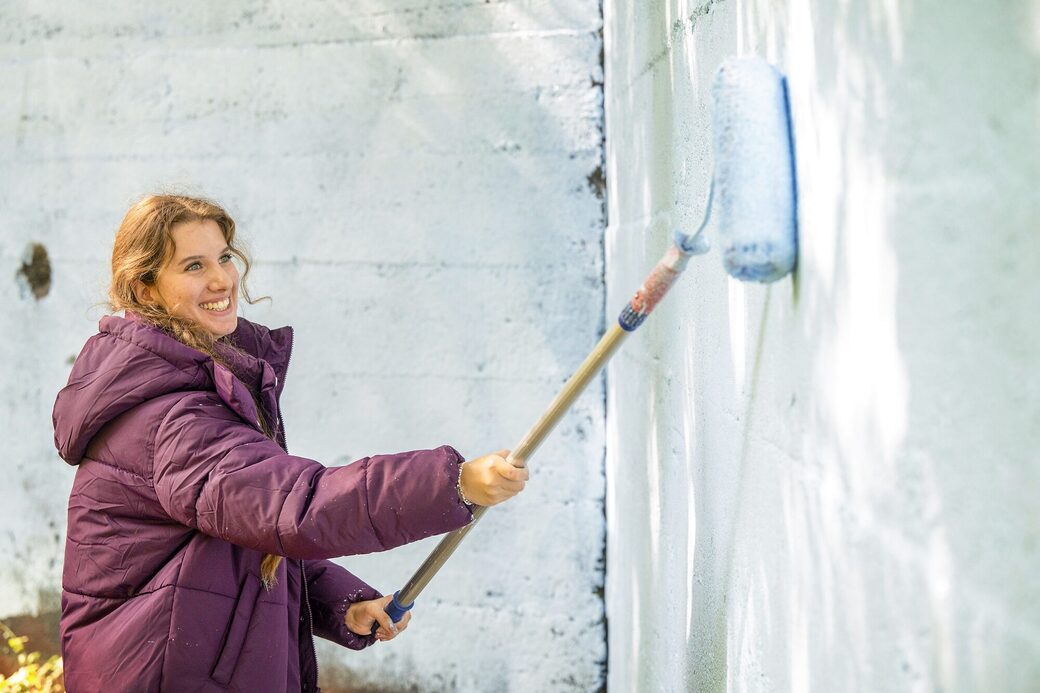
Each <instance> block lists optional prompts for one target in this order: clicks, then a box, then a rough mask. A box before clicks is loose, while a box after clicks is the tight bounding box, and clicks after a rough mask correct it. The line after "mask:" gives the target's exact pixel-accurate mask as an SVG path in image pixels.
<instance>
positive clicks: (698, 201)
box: [604, 0, 1040, 692]
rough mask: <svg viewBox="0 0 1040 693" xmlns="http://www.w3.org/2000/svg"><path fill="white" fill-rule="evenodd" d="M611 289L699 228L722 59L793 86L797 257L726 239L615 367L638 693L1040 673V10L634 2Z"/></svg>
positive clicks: (620, 15) (618, 659)
mask: <svg viewBox="0 0 1040 693" xmlns="http://www.w3.org/2000/svg"><path fill="white" fill-rule="evenodd" d="M604 18H605V45H606V55H607V62H606V79H607V81H606V117H607V142H608V148H607V151H608V182H609V192H608V199H609V215H608V219H609V229H608V239H607V265H608V273H607V276H608V280H607V281H608V302H607V305H608V307H609V310H610V311H611V312H612V311H614V310H616V309H619V308H620V307H621V306H622V305H623V304H624V302H625V301H626V300H627V299H628V297H629V295H630V292H631V291H633V290H634V289H635V287H636V286H638V284H639V282H640V281H641V280H642V277H643V276H644V274H645V273H646V272H647V271H648V269H649V268H650V267H651V266H652V265H653V263H654V262H655V261H656V260H657V258H658V257H659V256H660V254H661V253H662V251H663V250H664V248H665V246H666V244H667V242H668V238H667V235H666V233H665V232H664V231H663V229H660V228H653V227H651V228H650V229H649V230H647V229H648V222H649V220H650V219H651V218H652V217H653V216H654V215H655V214H658V213H664V214H668V215H670V216H671V217H672V220H673V221H674V222H675V223H677V224H679V225H682V226H685V227H686V228H687V229H692V228H693V227H695V226H696V223H697V222H698V221H699V219H700V216H701V213H702V200H703V196H704V190H705V186H706V183H707V181H708V180H709V175H710V173H709V171H710V166H711V151H710V146H709V145H710V135H709V129H708V127H709V113H710V110H709V99H710V80H711V75H712V74H713V71H714V69H715V67H716V66H717V65H718V63H719V61H720V60H721V59H722V58H723V57H725V56H728V55H731V54H756V55H760V56H763V57H766V58H767V59H769V60H771V61H773V62H774V63H776V64H777V65H779V66H780V67H781V68H782V69H783V70H784V71H785V72H787V73H788V75H789V80H790V89H791V99H792V109H793V114H794V125H795V130H796V139H797V158H798V163H797V167H798V175H799V179H800V185H801V195H800V200H799V202H800V219H799V223H800V232H801V248H800V255H799V268H798V271H797V274H796V276H795V277H794V278H793V279H791V278H789V279H786V280H784V281H782V282H780V283H778V284H775V285H772V286H768V287H763V286H758V285H744V284H740V283H738V282H736V281H734V280H731V279H729V278H727V277H726V276H725V275H724V274H723V272H722V269H721V262H720V259H719V256H718V255H717V254H710V255H707V256H705V257H703V258H701V259H698V260H696V261H694V262H693V263H692V264H691V267H690V269H689V270H687V275H688V276H686V277H685V278H684V279H683V281H682V283H681V284H680V285H678V286H677V287H676V288H675V289H673V294H674V295H672V296H669V298H668V299H667V300H666V301H665V303H664V304H663V305H662V306H661V307H660V308H659V309H658V312H657V313H655V314H654V315H653V316H652V317H651V319H650V320H649V321H648V322H647V323H646V325H645V326H644V327H643V328H642V331H641V332H640V333H638V334H637V335H636V336H635V337H634V338H633V339H632V340H631V342H630V343H629V344H628V345H627V346H626V347H625V349H624V350H623V352H622V353H621V354H620V356H619V357H618V358H617V359H616V360H615V362H614V364H613V365H612V368H611V370H610V372H609V380H608V383H609V385H608V390H609V393H608V411H609V414H608V496H607V497H608V501H607V508H608V528H609V530H608V567H607V616H608V622H609V642H610V660H609V671H610V673H609V686H610V689H611V690H617V691H635V690H645V691H657V690H681V689H686V690H694V691H722V690H735V691H809V690H813V691H870V692H884V691H936V690H943V691H1001V692H1003V691H1030V690H1036V685H1037V682H1038V681H1040V578H1038V572H1040V570H1038V569H1040V553H1038V552H1040V510H1038V508H1040V504H1038V503H1037V493H1038V490H1040V464H1038V462H1040V459H1038V456H1037V450H1038V449H1040V321H1038V320H1037V318H1036V316H1037V315H1038V314H1040V282H1038V280H1037V274H1036V268H1037V267H1038V266H1040V236H1038V235H1037V219H1038V218H1040V196H1038V193H1037V186H1036V182H1037V180H1038V179H1040V156H1038V153H1040V128H1038V127H1037V123H1038V122H1040V87H1038V84H1040V82H1038V75H1040V6H1038V5H1037V4H1036V3H1035V2H1033V3H1030V2H1027V1H1025V0H1020V1H1018V2H1001V3H985V4H975V3H947V2H939V1H938V0H911V1H907V2H895V1H894V0H892V1H888V0H885V1H878V2H837V1H834V0H827V1H821V2H809V1H808V0H787V1H786V2H765V1H764V0H757V1H756V0H744V1H737V0H729V1H724V2H723V1H720V2H690V1H687V0H667V1H661V2H648V3H640V2H632V1H622V0H608V2H607V3H606V4H605V8H604Z"/></svg>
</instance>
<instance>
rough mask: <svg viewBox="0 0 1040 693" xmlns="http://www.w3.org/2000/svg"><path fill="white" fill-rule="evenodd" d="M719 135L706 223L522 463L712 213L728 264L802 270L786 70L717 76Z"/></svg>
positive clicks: (748, 276) (681, 262) (409, 592)
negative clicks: (796, 263) (784, 72)
mask: <svg viewBox="0 0 1040 693" xmlns="http://www.w3.org/2000/svg"><path fill="white" fill-rule="evenodd" d="M712 94H713V99H714V107H715V110H714V117H713V135H714V153H715V170H714V174H713V175H712V180H711V183H710V185H709V189H708V196H707V204H706V206H705V212H704V219H703V220H702V222H701V224H700V226H699V227H698V229H697V230H696V231H695V232H694V233H693V234H689V235H687V234H684V233H683V232H682V231H676V232H675V233H674V242H673V244H672V245H671V247H669V248H668V250H667V252H666V253H665V254H664V257H663V258H661V260H660V261H659V262H658V263H657V265H656V266H655V267H654V269H653V270H652V271H651V272H650V274H649V276H648V277H647V278H646V280H645V281H644V282H643V285H642V286H641V287H640V288H639V290H638V291H636V293H635V296H633V297H632V299H631V300H630V301H629V302H628V305H626V306H625V308H624V309H623V310H622V311H621V314H620V315H619V316H618V321H617V324H615V325H613V326H612V327H611V328H610V329H609V330H608V331H607V333H606V334H604V335H603V337H602V338H601V339H600V341H599V343H598V344H597V345H596V346H595V348H593V350H592V352H591V353H590V354H589V355H588V356H587V357H586V358H585V361H584V362H582V364H581V365H580V366H579V367H578V369H577V370H576V371H575V373H574V375H572V376H571V378H570V379H569V380H568V381H567V383H566V384H565V385H564V386H563V389H562V390H561V391H560V392H559V394H557V395H556V397H555V398H554V399H553V401H552V403H551V404H550V405H549V407H548V409H547V410H546V411H545V413H544V414H542V417H541V418H540V419H539V420H538V422H537V423H536V424H535V425H534V426H533V427H532V428H531V430H530V431H528V432H527V435H525V436H524V438H523V440H521V441H520V443H519V444H518V445H517V446H516V447H515V448H514V449H513V451H512V452H511V453H510V455H509V457H508V460H509V462H511V463H512V464H514V465H516V466H523V465H524V464H526V462H527V461H528V460H530V459H531V456H532V455H533V454H534V453H535V451H536V450H537V449H538V446H539V445H541V443H542V441H544V440H545V438H546V437H547V436H548V435H549V433H550V432H551V431H552V429H553V428H554V427H555V426H556V424H557V423H558V422H559V421H560V419H562V418H563V415H564V414H565V413H566V412H567V410H568V409H569V408H570V406H571V404H572V403H573V402H574V400H575V399H577V398H578V396H579V395H580V394H581V393H582V391H584V389H585V387H586V386H587V385H588V383H589V382H590V381H591V380H592V378H593V377H594V376H596V375H597V374H598V373H599V371H600V370H601V369H602V368H603V366H604V365H605V364H606V362H607V361H608V360H609V359H610V357H611V356H612V355H613V354H614V352H615V351H617V349H618V347H619V346H620V345H621V343H622V341H623V340H624V338H625V337H626V336H628V334H630V333H631V332H633V331H634V330H636V329H637V328H638V327H639V326H640V325H641V324H642V323H643V321H644V320H646V318H647V316H649V315H650V313H651V312H652V311H653V309H654V307H655V306H656V305H657V304H658V303H659V302H660V301H661V299H662V298H664V296H665V294H666V293H668V290H669V289H670V288H671V287H672V285H673V284H674V283H675V280H676V279H678V278H679V275H680V274H682V272H683V270H684V269H685V268H686V264H687V262H688V261H689V259H690V258H691V257H693V256H694V255H700V254H702V253H705V252H707V250H708V243H707V242H706V240H705V239H704V237H703V233H704V229H705V228H706V227H707V225H708V221H709V219H710V218H711V216H712V214H713V212H714V216H715V218H716V226H717V228H718V234H719V239H720V245H721V252H722V259H723V265H724V266H725V268H726V271H727V272H728V273H729V274H730V275H732V276H733V277H735V278H737V279H739V280H742V281H757V282H774V281H777V280H778V279H781V278H783V277H784V276H786V275H787V274H788V273H790V272H791V271H792V270H793V269H794V265H795V260H796V258H797V228H796V215H797V208H796V195H797V192H796V188H795V172H794V171H795V170H794V150H793V142H792V134H791V125H790V122H791V119H790V108H789V105H788V98H787V84H786V80H785V78H784V76H783V75H782V74H781V73H780V72H779V71H777V70H776V69H775V68H774V67H772V66H771V65H770V64H769V63H767V62H765V61H763V60H761V59H758V58H732V59H729V60H727V61H725V62H724V63H723V64H722V65H721V66H720V67H719V68H718V70H717V72H716V73H715V79H714V82H713V85H712ZM486 511H487V508H486V507H479V506H476V507H475V509H474V511H473V520H472V522H470V523H469V524H468V525H466V526H465V527H462V528H460V529H457V530H455V531H454V532H451V533H449V534H448V535H446V536H445V537H444V538H443V539H442V540H441V542H440V544H438V545H437V547H436V548H435V549H434V550H433V551H432V552H431V553H430V555H429V557H427V559H426V560H425V561H424V562H423V564H422V565H421V566H419V569H418V570H416V571H415V574H414V575H412V577H411V579H410V580H409V581H408V582H407V583H406V584H405V586H404V587H403V588H401V589H400V590H399V591H397V592H396V593H395V594H394V597H393V599H392V600H391V602H390V603H389V604H388V605H387V607H386V612H387V613H388V614H389V615H390V617H391V618H392V619H393V620H394V621H395V622H396V621H400V620H401V618H402V617H403V616H404V614H405V613H406V612H407V611H409V610H410V609H411V608H412V606H414V604H415V599H416V597H418V596H419V593H420V592H422V590H423V589H424V588H425V587H426V585H427V584H428V583H429V582H430V580H431V579H432V578H433V576H434V575H435V574H436V572H437V571H438V570H439V569H440V568H441V567H442V566H443V565H444V563H445V562H446V561H447V560H448V558H449V557H450V556H451V554H452V553H453V552H454V551H455V549H456V548H457V547H458V545H459V544H460V543H461V542H462V540H463V539H464V538H465V537H466V535H467V534H469V532H470V531H471V530H472V529H473V527H475V526H476V524H477V522H479V521H480V518H482V517H483V516H484V513H485V512H486Z"/></svg>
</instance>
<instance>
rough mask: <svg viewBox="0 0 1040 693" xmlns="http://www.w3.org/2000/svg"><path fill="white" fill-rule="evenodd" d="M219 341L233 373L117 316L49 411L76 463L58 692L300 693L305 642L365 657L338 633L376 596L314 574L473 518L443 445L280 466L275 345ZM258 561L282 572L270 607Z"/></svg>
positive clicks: (286, 347) (249, 333)
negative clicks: (352, 607) (323, 641)
mask: <svg viewBox="0 0 1040 693" xmlns="http://www.w3.org/2000/svg"><path fill="white" fill-rule="evenodd" d="M230 339H231V341H232V342H234V343H235V345H237V346H238V347H239V348H240V349H242V350H243V351H244V352H246V354H245V355H243V354H238V353H237V352H236V354H235V355H232V356H231V357H230V358H229V365H230V366H231V370H229V369H228V368H226V367H224V366H223V365H221V364H218V363H215V362H214V361H213V359H212V358H210V357H208V356H206V355H205V354H203V353H201V352H199V351H196V350H194V349H191V348H190V347H187V346H185V345H184V344H182V343H180V342H178V341H177V340H175V339H173V338H172V337H170V336H168V335H167V334H165V333H163V332H162V331H160V330H158V329H157V328H155V327H153V326H151V325H149V324H147V323H145V322H142V321H140V320H137V319H135V317H134V316H133V315H129V316H128V318H126V319H124V318H119V317H105V318H103V319H102V320H101V325H100V332H99V334H97V335H95V336H93V337H91V338H90V339H89V340H88V341H87V343H86V345H85V346H84V347H83V350H82V352H80V355H79V357H78V358H77V359H76V364H75V365H74V366H73V368H72V374H71V375H70V376H69V384H68V385H67V386H66V387H65V388H64V389H62V391H61V392H60V393H59V394H58V398H57V401H56V402H55V404H54V441H55V444H56V445H57V447H58V452H59V453H60V454H61V457H62V458H63V459H64V460H65V461H67V462H68V463H69V464H72V465H77V466H78V467H77V470H76V480H75V484H74V486H73V488H72V494H71V496H70V498H69V524H68V539H67V542H66V545H65V567H64V576H63V579H62V602H61V606H62V610H61V611H62V613H61V640H62V654H63V655H64V657H65V682H66V685H67V687H68V689H69V690H70V691H72V693H80V692H83V691H106V692H107V691H159V690H162V691H221V690H234V691H281V690H285V691H299V690H303V691H315V690H317V678H318V672H317V661H316V660H315V656H314V642H313V638H312V633H313V634H316V635H319V636H321V637H323V638H327V639H329V640H332V641H333V642H337V643H339V644H341V645H344V646H345V647H349V648H353V649H361V648H363V647H366V646H368V645H370V644H371V643H372V642H373V638H372V637H371V636H366V637H360V636H357V635H354V634H353V633H351V632H350V631H348V630H347V629H346V627H345V626H344V625H343V616H344V614H345V613H346V609H347V606H348V605H349V604H350V603H352V602H354V601H359V600H364V599H373V598H375V597H377V596H379V593H378V592H376V591H375V590H373V589H372V588H371V587H369V586H368V585H366V584H365V583H364V582H362V581H361V580H359V579H358V578H356V577H354V576H353V575H351V574H350V573H349V572H347V571H346V570H344V569H343V568H341V567H340V566H338V565H336V564H334V563H332V562H330V561H328V560H325V559H327V558H330V557H333V556H346V555H350V554H360V553H368V552H371V551H382V550H384V549H389V548H391V547H394V546H399V545H401V544H404V543H407V542H411V541H415V540H417V539H421V538H423V537H428V536H430V535H433V534H440V533H442V532H447V531H450V530H453V529H456V528H458V527H461V526H463V525H465V524H466V523H467V522H469V520H470V512H469V510H468V509H467V508H466V506H465V505H464V504H463V503H461V502H460V501H459V498H458V494H457V492H456V490H455V483H456V480H457V478H458V465H459V463H461V462H462V458H461V457H460V456H459V454H458V453H457V452H456V451H455V450H454V449H452V448H450V447H447V446H444V447H441V448H437V449H436V450H422V451H416V452H408V453H401V454H396V455H377V456H374V457H369V458H365V459H362V460H358V461H357V462H354V463H353V464H350V465H348V466H346V467H333V468H326V467H324V466H322V465H321V464H319V463H317V462H315V461H313V460H309V459H305V458H302V457H294V456H293V455H289V454H288V453H287V452H286V451H285V428H284V426H283V424H282V419H281V413H280V412H279V406H278V400H279V396H280V394H281V391H282V386H283V383H284V380H285V370H286V367H287V366H288V364H289V354H290V351H291V349H292V330H291V328H288V327H285V328H281V329H277V330H268V329H267V328H265V327H262V326H260V325H256V324H254V323H251V322H249V321H247V320H245V319H239V323H238V329H237V330H236V331H235V332H234V333H233V334H232V335H231V337H230ZM233 373H234V374H233ZM245 383H248V384H249V386H250V387H252V388H253V391H254V392H256V393H258V399H259V401H260V403H261V406H262V407H263V409H264V414H265V415H266V420H267V421H269V422H272V423H273V424H275V428H276V429H277V436H276V437H277V440H271V439H269V438H267V437H265V436H264V435H263V433H262V432H261V430H260V428H259V425H258V423H257V410H256V404H255V400H254V399H253V397H252V395H251V394H250V391H249V389H247V385H246V384H245ZM265 553H273V554H279V555H281V556H285V557H287V560H283V561H282V563H281V565H280V566H279V568H278V573H277V577H278V582H277V584H276V585H275V586H274V587H273V588H271V589H270V590H267V589H265V588H264V587H263V586H262V585H261V583H260V577H259V575H260V561H261V559H262V557H263V555H264V554H265Z"/></svg>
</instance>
